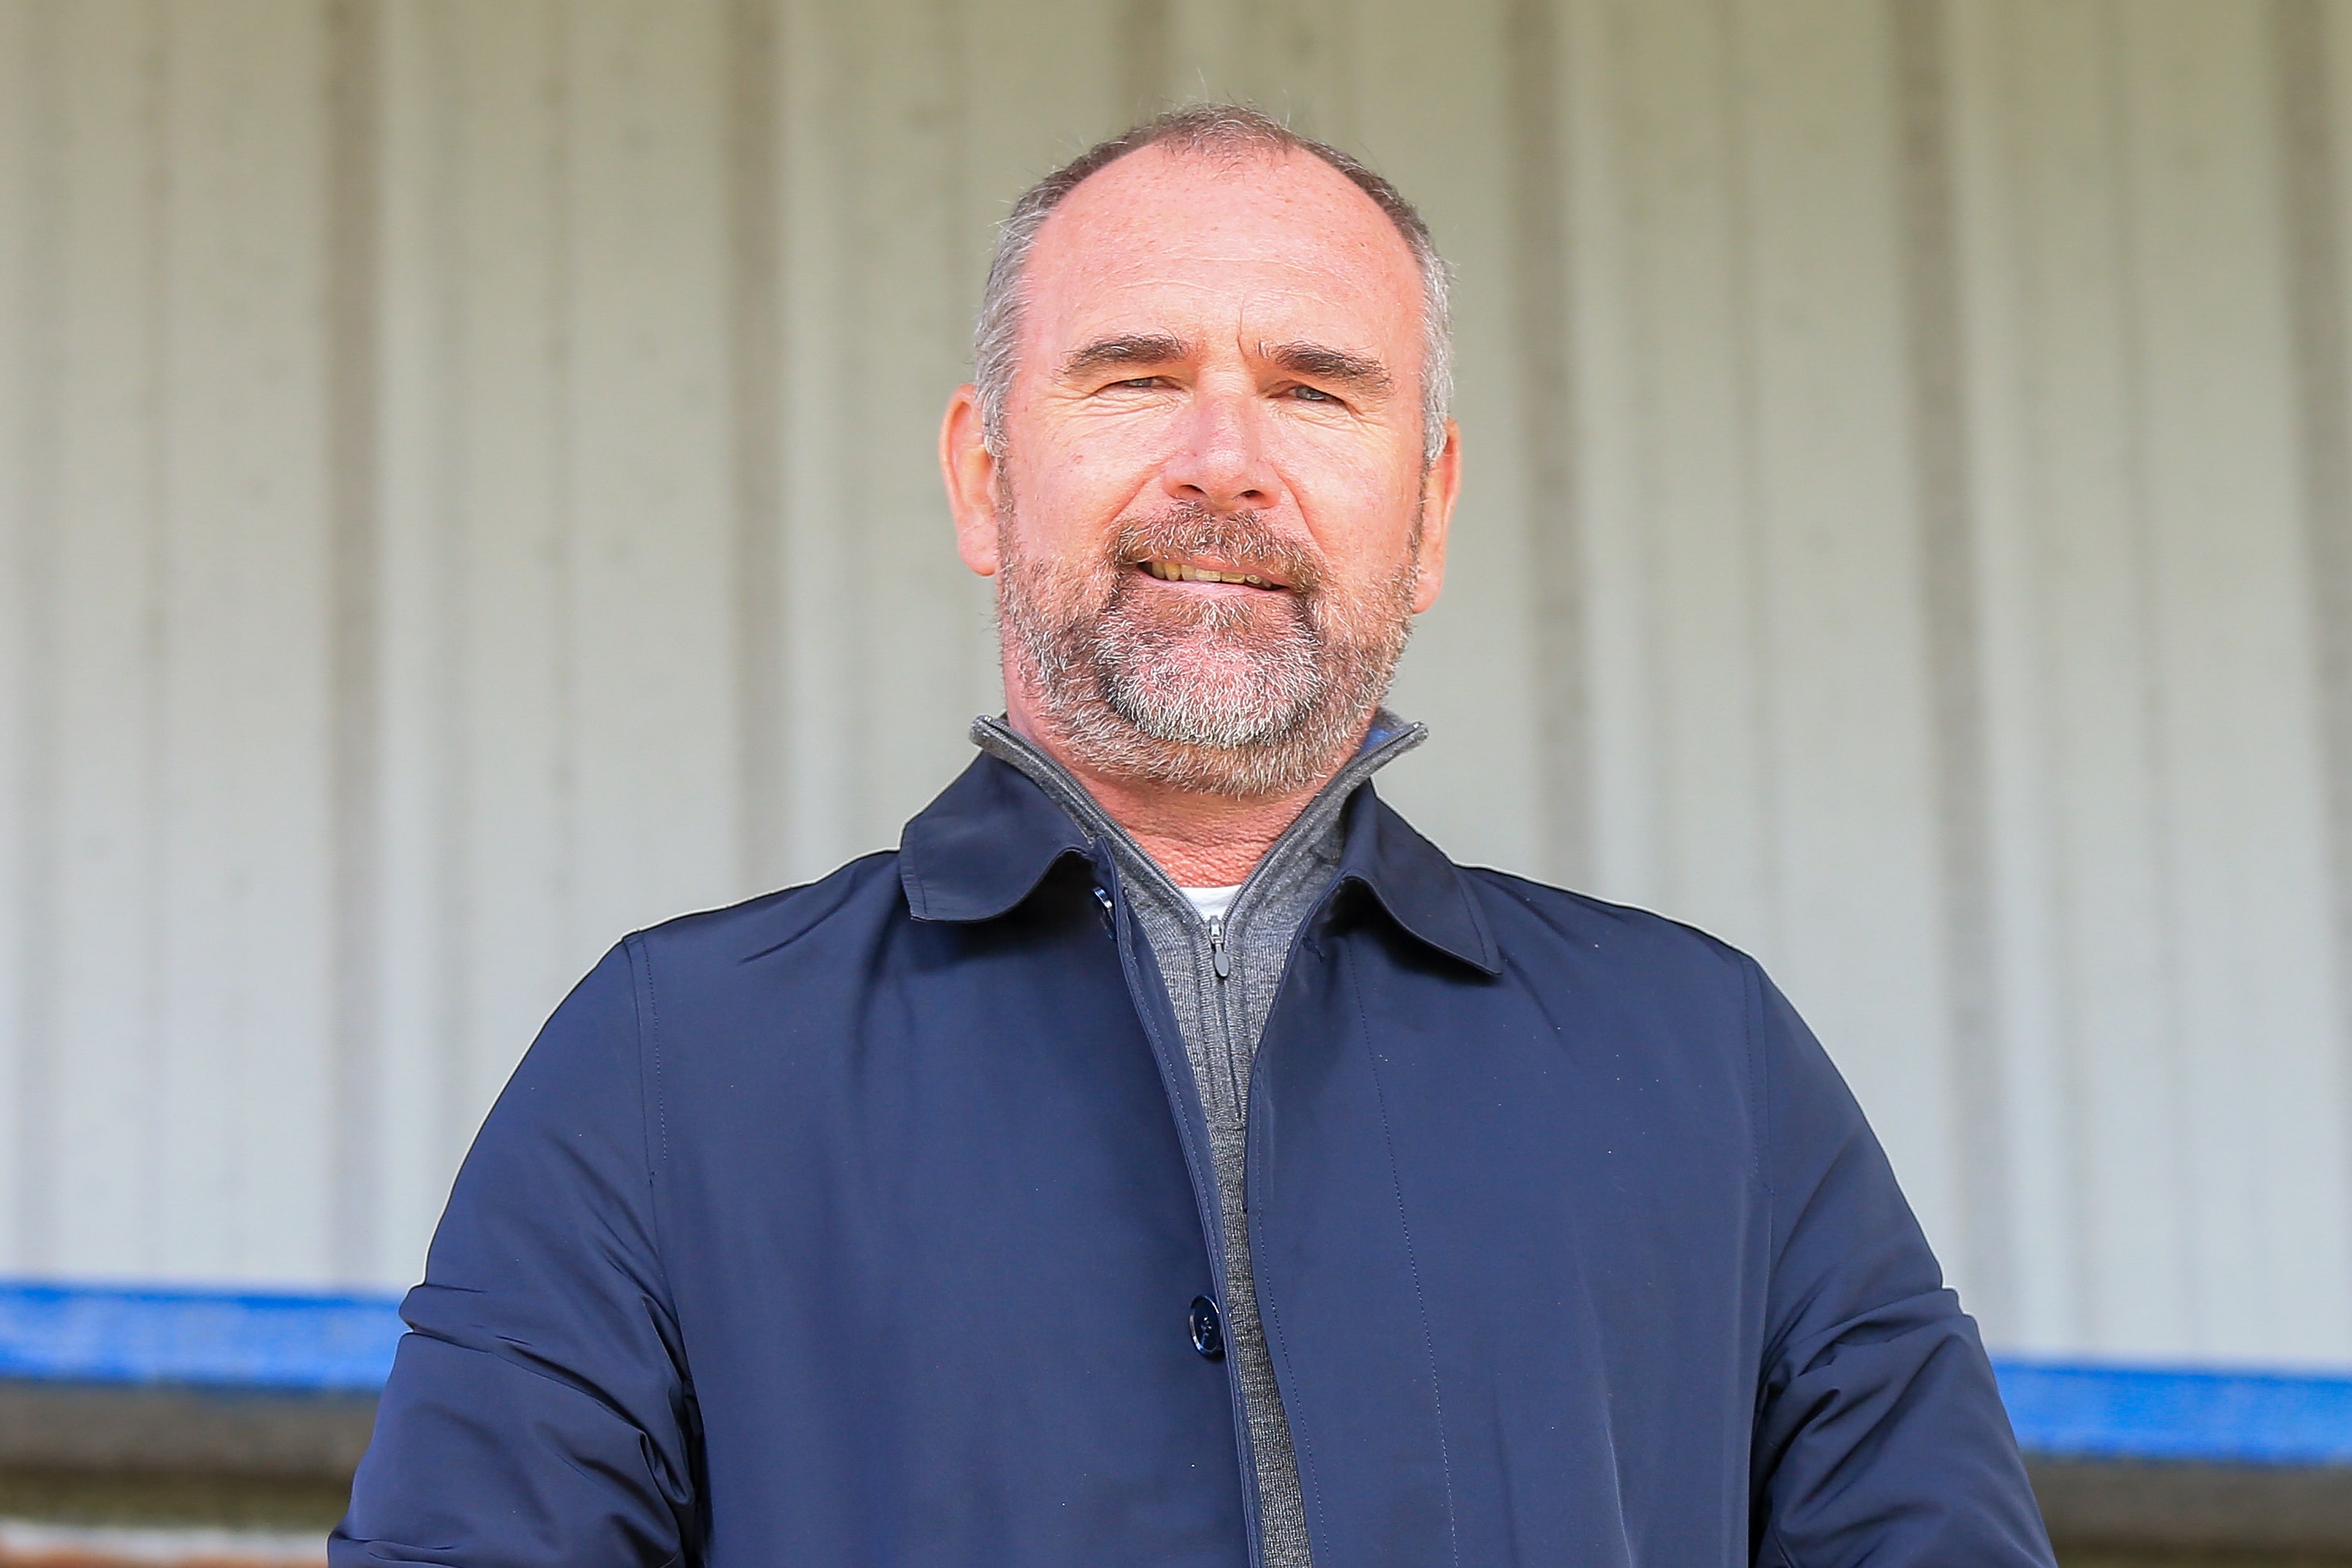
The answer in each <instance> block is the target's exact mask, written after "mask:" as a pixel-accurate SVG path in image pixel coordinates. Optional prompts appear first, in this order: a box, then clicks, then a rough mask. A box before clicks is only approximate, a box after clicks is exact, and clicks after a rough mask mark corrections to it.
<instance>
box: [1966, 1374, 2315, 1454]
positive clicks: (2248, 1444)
mask: <svg viewBox="0 0 2352 1568" xmlns="http://www.w3.org/2000/svg"><path fill="white" fill-rule="evenodd" d="M1993 1370H1994V1371H1995V1373H1996V1374H1998V1375H1999V1376H2000V1395H2001V1399H2002V1401H2003V1402H2004V1403H2005V1404H2007V1405H2008V1406H2009V1418H2010V1420H2011V1423H2012V1424H2013V1425H2014V1426H2015V1427H2016V1428H2017V1440H2018V1442H2019V1444H2020V1445H2021V1447H2022V1448H2024V1449H2025V1450H2026V1452H2028V1453H2030V1454H2035V1455H2040V1456H2044V1457H2047V1458H2065V1459H2112V1460H2139V1461H2147V1460H2177V1461H2191V1460H2193V1461H2197V1462H2200V1463H2205V1464H2229V1465H2352V1377H2345V1376H2311V1375H2291V1374H2284V1373H2262V1372H2217V1371H2210V1370H2205V1369H2201V1368H2178V1369H2176V1368H2158V1367H2144V1366H2099V1365H2086V1364H2079V1363H2048V1362H2029V1361H2008V1360H2004V1361H2001V1362H1999V1363H1997V1364H1995V1366H1994V1368H1993Z"/></svg>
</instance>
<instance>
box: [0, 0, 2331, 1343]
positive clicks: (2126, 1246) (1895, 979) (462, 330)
mask: <svg viewBox="0 0 2352 1568" xmlns="http://www.w3.org/2000/svg"><path fill="white" fill-rule="evenodd" d="M1202 91H1206V92H1210V93H1217V94H1236V95H1246V96H1251V97H1254V98H1255V99H1257V100H1259V101H1260V102H1263V103H1265V104H1267V105H1269V106H1271V107H1273V108H1275V109H1276V110H1283V111H1286V112H1288V113H1290V114H1291V115H1292V116H1293V117H1294V118H1295V120H1297V122H1298V123H1300V124H1301V125H1302V126H1304V127H1306V128H1307V129H1310V130H1312V131H1317V132H1318V133H1321V134H1325V135H1328V136H1332V137H1335V138H1337V139H1338V140H1339V141H1343V142H1345V143H1347V144H1349V145H1350V146H1354V147H1358V148H1360V149H1362V150H1363V151H1365V152H1368V153H1370V155H1371V156H1372V157H1373V158H1374V159H1375V160H1376V161H1378V162H1381V164H1382V165H1383V166H1384V167H1386V168H1387V169H1389V170H1390V171H1391V172H1393V173H1394V174H1395V175H1396V176H1397V177H1398V178H1399V179H1400V180H1401V181H1402V183H1404V184H1405V186H1406V187H1407V189H1408V190H1410V191H1412V193H1416V194H1417V195H1418V197H1419V198H1420V199H1421V200H1422V202H1423V204H1424V206H1425V207H1426V209H1427V210H1428V212H1429V214H1430V216H1431V217H1432V219H1433V222H1434V224H1435V225H1436V228H1437V231H1438V234H1439V236H1440V238H1441V241H1442V242H1443V243H1444V246H1446V248H1447V249H1448V251H1449V253H1450V254H1451V255H1452V256H1453V257H1454V260H1455V262H1456V263H1457V264H1458V266H1459V267H1460V270H1461V274H1462V288H1461V296H1462V299H1463V316H1462V334H1463V344H1462V353H1461V358H1462V367H1463V384H1464V393H1463V398H1462V407H1461V410H1460V412H1461V415H1462V418H1463V421H1464V423H1465V428H1466V430H1467V433H1468V440H1469V444H1470V453H1471V458H1470V478H1469V485H1468V490H1467V494H1466V497H1465V504H1464V515H1463V517H1462V519H1461V522H1460V525H1459V528H1458V530H1457V540H1458V542H1457V545H1456V548H1455V552H1454V570H1453V573H1452V576H1451V580H1450V582H1449V586H1448V590H1447V595H1446V600H1445V602H1444V604H1443V605H1441V606H1440V608H1439V609H1438V611H1437V612H1435V613H1433V615H1432V616H1431V617H1429V619H1428V622H1427V623H1426V625H1425V626H1424V627H1423V632H1422V634H1421V636H1420V639H1419V641H1418V642H1417V643H1416V646H1415V649H1414V652H1413V653H1412V654H1411V655H1410V657H1409V660H1408V669H1407V674H1406V675H1405V677H1404V679H1403V682H1402V690H1401V693H1400V698H1399V706H1402V708H1404V709H1405V710H1406V711H1408V712H1410V713H1412V714H1414V715H1416V716H1423V717H1425V718H1427V719H1429V720H1430V721H1431V722H1432V724H1433V727H1435V730H1436V732H1437V738H1436V740H1435V742H1434V744H1433V746H1432V747H1429V748H1428V750H1427V751H1425V752H1424V753H1423V754H1422V755H1421V756H1420V757H1419V758H1416V759H1415V760H1413V761H1412V762H1411V763H1408V764H1406V765H1405V766H1404V767H1403V768H1400V769H1399V770H1398V771H1397V772H1396V773H1395V774H1394V775H1392V776H1391V780H1392V781H1387V782H1384V785H1383V787H1384V788H1385V789H1388V790H1389V791H1390V793H1391V795H1392V796H1395V797H1397V798H1400V799H1401V800H1402V801H1403V803H1405V804H1406V806H1407V807H1408V809H1409V810H1412V811H1413V812H1414V813H1415V814H1416V815H1417V817H1418V818H1419V820H1420V821H1422V822H1423V825H1424V826H1425V827H1426V828H1428V829H1429V830H1430V831H1432V832H1433V836H1435V837H1437V838H1438V839H1439V841H1441V842H1444V843H1445V844H1447V845H1448V846H1449V847H1450V848H1452V849H1453V850H1454V852H1456V853H1457V854H1458V855H1460V856H1462V857H1464V858H1466V859H1474V860H1491V861H1494V862H1500V863H1504V864H1507V865H1510V866H1513V867H1515V868H1520V869H1526V870H1529V871H1533V872H1536V873H1540V874H1545V875H1548V876H1550V877H1553V878H1558V879H1563V880H1567V881H1569V882H1571V883H1574V884H1576V885H1580V886H1582V887H1586V888H1590V889H1591V890H1593V891H1596V892H1599V893H1601V894H1606V895H1609V896H1612V897H1619V898H1623V899H1627V900H1631V901H1633V902H1638V903H1642V904H1649V905H1652V906H1654V907H1656V908H1660V909H1663V910H1664V911H1667V912H1669V913H1671V914H1674V915H1679V916H1682V917H1684V918H1686V919H1690V920H1692V921H1695V922H1696V923H1698V924H1701V925H1706V926H1708V927H1710V928H1712V929H1714V930H1716V931H1717V932H1719V933H1721V934H1723V935H1725V936H1727V937H1729V938H1731V939H1732V940H1734V941H1737V942H1739V943H1741V944H1743V945H1745V946H1748V947H1750V948H1752V949H1753V950H1755V951H1756V952H1757V953H1758V954H1759V956H1762V957H1763V958H1765V960H1766V961H1767V962H1768V963H1769V965H1770V966H1771V967H1773V969H1774V970H1775V972H1776V973H1777V974H1778V975H1779V977H1780V979H1781V980H1782V982H1783V984H1784V985H1785V986H1786V987H1787V988H1788V989H1789V990H1790V993H1791V995H1792V996H1794V997H1795V998H1796V999H1797V1001H1798V1002H1799V1004H1800V1005H1801V1007H1803V1008H1804V1009H1806V1010H1807V1011H1808V1013H1809V1014H1810V1016H1811V1018H1812V1019H1813V1020H1814V1021H1815V1023H1816V1025H1817V1027H1818V1028H1819V1029H1820V1030H1821V1032H1822V1035H1823V1037H1824V1038H1825V1040H1827V1042H1828V1044H1829V1045H1830V1047H1831V1049H1832V1051H1833V1052H1834V1053H1835V1054H1836V1056H1837V1057H1838V1059H1839V1061H1841V1062H1842V1063H1843V1065H1844V1066H1845V1068H1846V1070H1847V1071H1848V1072H1849V1074H1850V1075H1851V1076H1852V1078H1853V1081H1854V1082H1855V1083H1856V1085H1857V1087H1858V1089H1859V1090H1860V1092H1862V1094H1863V1096H1864V1100H1865V1102H1866V1103H1867V1104H1868V1105H1869V1107H1870V1109H1871V1111H1872V1113H1873V1114H1874V1117H1875V1119H1876V1121H1877V1124H1878V1125H1879V1127H1880V1128H1881V1130H1882V1132H1883V1134H1885V1138H1886V1140H1887V1142H1888V1143H1889V1145H1891V1147H1892V1148H1893V1150H1894V1153H1895V1158H1896V1162H1897V1164H1898V1166H1900V1168H1901V1170H1902V1172H1903V1174H1904V1176H1905V1178H1906V1182H1907V1184H1908V1186H1909V1187H1910V1190H1911V1191H1912V1193H1913V1195H1914V1197H1915V1199H1916V1202H1917V1204H1918V1207H1920V1209H1921V1210H1922V1213H1923V1215H1924V1216H1925V1218H1927V1223H1928V1225H1929V1227H1930V1229H1931V1231H1932V1232H1933V1233H1934V1235H1935V1236H1936V1237H1937V1239H1938V1241H1939V1243H1940V1245H1941V1247H1942V1248H1943V1249H1944V1251H1945V1253H1946V1255H1947V1257H1948V1260H1950V1262H1951V1264H1952V1266H1953V1269H1954V1272H1955V1273H1956V1275H1957V1276H1958V1279H1959V1281H1960V1282H1961V1284H1962V1285H1963V1287H1964V1288H1965V1289H1966V1290H1967V1291H1968V1292H1969V1298H1970V1300H1971V1301H1972V1302H1973V1303H1974V1304H1975V1305H1976V1306H1977V1308H1978V1309H1979V1312H1980V1313H1981V1314H1982V1315H1983V1316H1984V1318H1985V1319H1986V1321H1987V1322H1988V1326H1989V1328H1990V1330H1991V1332H1992V1333H1993V1335H1994V1336H1995V1337H1996V1339H1998V1340H1999V1341H2000V1343H2004V1344H2006V1345H2008V1346H2011V1347H2012V1348H2023V1349H2042V1350H2063V1351H2070V1352H2093V1353H2102V1354H2131V1355H2162V1356H2191V1357H2203V1358H2209V1359H2242V1358H2256V1359H2267V1360H2275V1361H2283V1362H2301V1363H2313V1362H2317V1363H2335V1364H2344V1363H2347V1362H2352V1085H2347V1076H2346V1056H2347V1044H2352V1024H2347V1019H2352V999H2347V998H2352V458H2347V441H2348V440H2352V373H2348V372H2347V328H2346V320H2347V287H2352V263H2347V238H2346V235H2345V228H2344V224H2345V212H2346V208H2347V200H2352V196H2348V195H2347V191H2346V189H2345V181H2346V179H2347V177H2352V8H2347V7H2345V6H2343V5H2337V4H2335V3H2334V0H2329V3H2326V4H2318V3H2315V0H2275V3H2271V0H2233V3H2213V0H2180V3H2157V0H2104V3H2096V0H1967V3H1965V4H1942V5H1938V4H1933V3H1920V0H1891V3H1862V0H1716V3H1710V0H1681V3H1674V4H1667V3H1662V0H1483V3H1479V0H1465V3H1462V4H1456V5H1447V6H1444V7H1433V6H1428V5H1418V4H1410V3H1407V0H1316V3H1315V4H1311V5H1310V4H1307V3H1305V0H1221V3H1210V0H1119V3H1107V0H1059V3H1045V0H985V3H977V4H962V3H957V0H868V3H864V4H859V5H854V6H853V5H843V4H838V3H831V0H774V3H768V0H732V3H730V4H688V3H684V0H677V3H666V4H661V5H655V4H650V3H641V4H610V3H593V4H592V3H586V0H581V3H543V4H521V3H499V4H489V3H482V0H408V3H404V4H396V5H373V4H369V3H367V0H331V3H327V4H300V3H297V0H235V3H230V0H220V3H209V4H206V5H200V6H199V5H175V4H171V3H169V0H0V453H4V454H5V456H0V507H5V511H0V528H5V533H0V633H5V635H0V1107H4V1108H5V1119H0V1271H13V1272H19V1273H38V1274H56V1275H65V1276H91V1275H100V1276H142V1277H144V1276H156V1277H169V1278H174V1279H235V1280H268V1281H357V1282H368V1281H374V1282H383V1283H396V1282H399V1281H405V1280H407V1279H408V1278H409V1277H411V1276H412V1275H413V1274H414V1273H415V1270H416V1268H417V1266H418V1261H419V1257H420V1250H421V1247H422V1243H423V1239H424V1238H425V1235H426V1233H427V1231H428V1229H429V1227H430V1224H431V1221H432V1219H433V1217H434V1215H435V1212H436V1208H437V1206H438V1204H439V1201H440V1199H441V1196H442V1194H443V1191H444V1189H445V1186H446V1181H447V1178H448V1176H449V1173H450V1171H451V1169H452V1167H453V1165H454V1163H455V1161H456V1159H457V1156H458V1155H459V1153H460V1152H461V1151H462V1149H463V1146H464V1145H465V1142H466V1139H467V1135H468V1134H469V1133H470V1131H471V1128H472V1125H473V1124H474V1122H475V1120H476V1119H477V1117H478V1115H479V1113H481V1111H482V1109H483V1107H484V1106H485V1105H486V1103H488V1098H489V1097H490V1095H491V1094H492V1093H493V1092H495V1091H496V1088H497V1086H498V1084H499V1082H500V1080H501V1079H502V1078H503V1076H504V1074H505V1073H506V1071H508V1069H509V1067H510V1065H511V1064H512V1062H513V1061H514V1059H515V1057H516V1055H517V1054H518V1053H519V1051H520V1050H521V1048H522V1047H523V1045H524V1044H525V1043H526V1041H527V1040H528V1038H529V1036H530V1032H531V1030H532V1029H533V1027H534V1026H535V1024H536V1022H537V1020H538V1019H540V1018H541V1016H542V1015H543V1014H544V1013H545V1012H546V1010H547V1009H548V1008H549V1007H550V1006H551V1004H552V1003H553V1001H554V1000H555V998H557V997H558V995H559V994H560V993H561V991H562V988H563V987H564V986H565V985H566V984H568V982H569V981H570V980H571V978H572V977H574V976H576V975H577V974H578V973H579V972H580V971H582V970H583V969H584V968H585V967H587V966H588V965H589V964H590V963H592V962H593V960H594V958H595V956H597V954H598V953H599V951H600V950H601V949H602V948H603V947H604V946H606V945H607V944H609V943H610V942H611V941H612V940H614V938H615V937H616V936H619V935H620V934H621V933H622V932H624V931H625V930H627V929H629V928H631V927H632V926H635V925H643V924H646V923H648V922H651V921H653V920H656V919H659V918H661V917H663V916H665V915H670V914H672V913H675V912H677V911H680V910H683V909H687V908H690V907H695V906H699V905H707V904H715V903H719V902H723V901H726V900H730V899H733V898H736V897H739V896H741V895H744V894H750V893H751V892H754V891H756V890H759V889H761V888H764V887H767V886H770V885H773V884H775V883H779V882H781V881H782V880H784V879H787V878H800V877H805V876H808V875H812V874H815V873H820V872H822V871H824V869H826V868H828V867H829V866H830V865H832V864H833V863H834V862H836V861H838V860H839V859H841V858H843V857H845V856H846V855H848V854H850V853H852V852H857V851H861V850H865V849H867V848H871V847H875V846H879V845H883V844H887V843H889V842H891V841H894V840H895V838H896V833H897V829H898V823H899V822H900V821H902V820H903V819H904V818H905V817H906V816H907V815H908V814H909V813H910V812H912V811H913V810H916V809H917V808H918V807H919V805H920V804H921V802H922V801H923V800H925V799H927V798H928V796H929V794H930V793H931V792H932V791H933V790H934V789H936V788H937V787H938V786H939V785H940V783H942V782H943V781H944V780H945V779H947V778H948V777H949V776H950V774H951V773H952V771H953V770H954V769H955V768H957V767H958V766H960V764H961V760H962V758H964V756H965V755H966V748H965V746H964V742H963V740H962V738H961V732H962V728H963V725H964V723H965V721H966V720H967V719H968V718H969V717H970V716H971V714H972V713H974V712H976V711H979V710H982V709H983V708H991V707H992V706H994V705H995V703H996V695H995V691H994V675H993V662H992V653H991V645H992V634H991V631H990V627H989V623H988V620H987V613H986V607H987V601H986V595H985V592H984V591H983V590H982V586H981V585H980V584H978V583H977V582H976V581H974V580H970V579H968V578H967V577H966V576H965V575H964V574H963V572H962V569H961V567H960V566H959V565H958V564H957V562H956V559H955V557H954V555H953V552H952V550H951V549H950V544H949V538H948V533H947V528H946V524H945V520H944V517H943V515H942V507H941V505H940V500H939V498H938V495H937V482H936V479H935V477H934V472H933V467H932V461H931V457H930V444H931V436H932V431H933V428H934V422H935V420H936V418H937V415H938V412H939V410H940V405H941V402H942V400H943V399H944V397H945V396H946V394H947V392H948V391H949V389H950V387H952V386H953V385H954V384H955V382H957V381H959V380H960V379H961V373H962V367H963V363H964V356H963V352H962V349H961V344H962V341H963V339H964V336H965V332H966V324H967V321H968V318H969V312H970V310H971V305H972V301H973V298H974V296H975V294H976V291H977V284H978V277H979V271H980V266H981V261H982V256H983V253H984V246H985V243H986V237H987V230H988V225H989V224H990V222H991V221H992V218H993V217H994V216H995V215H996V214H998V213H999V212H1000V211H1001V210H1002V208H1003V203H1004V202H1005V200H1006V199H1007V198H1009V196H1010V195H1011V194H1012V193H1013V192H1014V191H1016V190H1017V189H1018V188H1019V187H1020V186H1021V185H1022V184H1023V183H1024V182H1025V181H1026V179H1027V178H1029V177H1030V176H1032V175H1034V173H1036V172H1040V171H1042V170H1043V169H1044V168H1045V166H1047V165H1048V164H1049V163H1051V162H1054V161H1055V160H1056V159H1057V158H1059V157H1061V156H1063V155H1065V154H1066V153H1068V152H1072V151H1074V150H1075V149H1076V147H1078V146H1079V145H1081V144H1082V143H1083V142H1084V141H1086V140H1087V139H1090V138H1091V137H1093V136H1095V135H1097V134H1099V133H1102V132H1103V131H1107V130H1109V129H1112V128H1114V127H1115V126H1116V125H1117V124H1118V123H1121V122H1123V121H1124V120H1125V119H1126V118H1128V116H1129V112H1130V110H1133V109H1134V108H1136V107H1138V106H1139V105H1142V104H1145V103H1147V102H1149V101H1151V100H1154V99H1162V98H1166V97H1169V96H1172V95H1180V94H1184V93H1197V92H1202Z"/></svg>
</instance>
